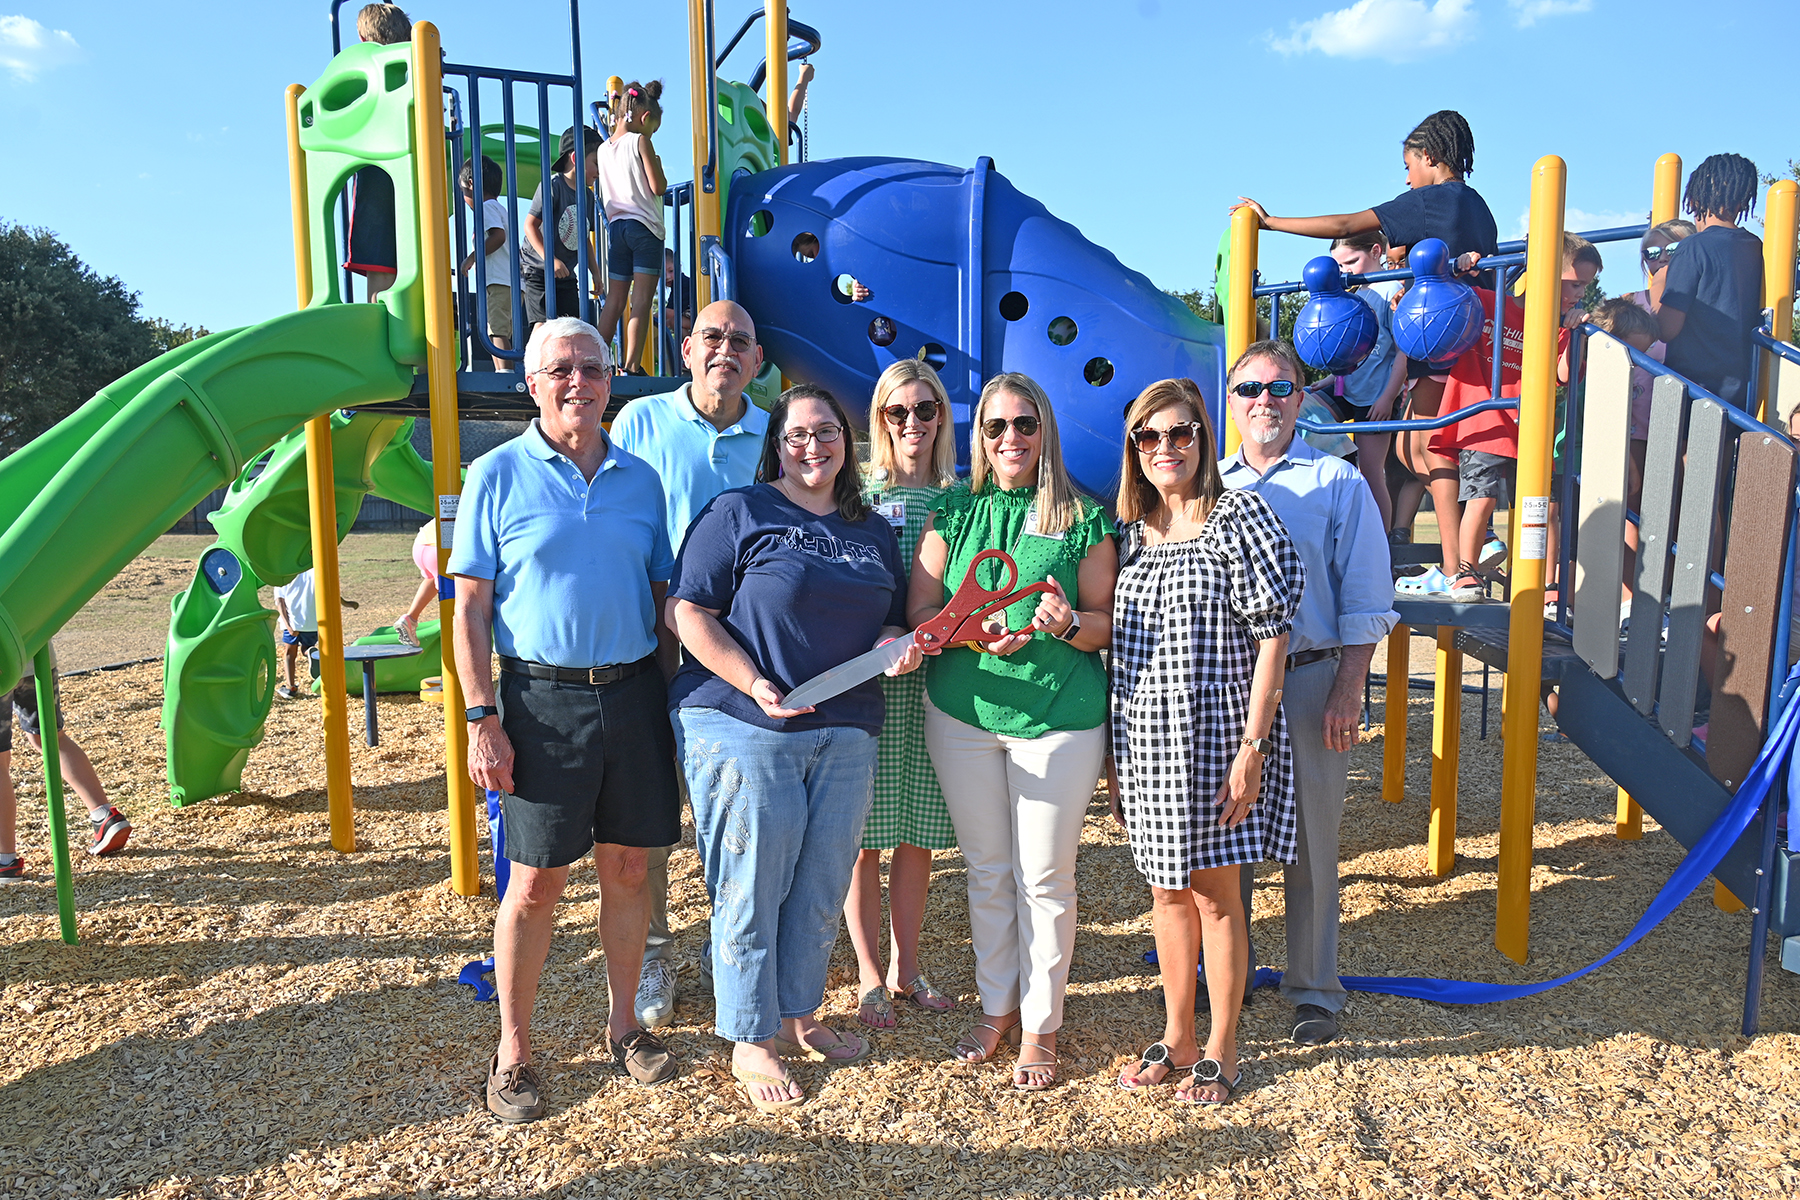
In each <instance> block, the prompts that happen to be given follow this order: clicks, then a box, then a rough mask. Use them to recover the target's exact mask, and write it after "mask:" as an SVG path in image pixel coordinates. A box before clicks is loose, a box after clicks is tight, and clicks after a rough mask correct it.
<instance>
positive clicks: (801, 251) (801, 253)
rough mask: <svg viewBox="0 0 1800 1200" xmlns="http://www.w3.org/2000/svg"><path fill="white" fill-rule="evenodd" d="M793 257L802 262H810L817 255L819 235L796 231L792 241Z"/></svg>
mask: <svg viewBox="0 0 1800 1200" xmlns="http://www.w3.org/2000/svg"><path fill="white" fill-rule="evenodd" d="M793 250H794V258H795V259H796V260H797V261H799V262H803V263H809V262H812V261H813V260H814V259H816V258H818V257H819V235H818V234H816V233H796V234H795V235H794V241H793Z"/></svg>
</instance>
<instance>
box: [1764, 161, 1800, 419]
mask: <svg viewBox="0 0 1800 1200" xmlns="http://www.w3.org/2000/svg"><path fill="white" fill-rule="evenodd" d="M1797 233H1800V185H1797V184H1795V182H1794V181H1793V180H1792V179H1781V180H1777V181H1776V182H1775V183H1774V184H1773V185H1771V186H1770V188H1769V198H1768V201H1767V203H1765V204H1764V205H1763V307H1764V308H1767V309H1772V310H1774V311H1773V322H1774V323H1773V325H1772V326H1771V327H1770V330H1769V336H1771V337H1773V338H1774V339H1775V340H1776V341H1778V342H1786V341H1791V340H1792V338H1793V334H1794V244H1795V239H1796V234H1797ZM1777 367H1778V364H1777V361H1776V358H1775V356H1774V355H1773V354H1770V353H1768V352H1766V351H1765V352H1763V354H1762V373H1761V375H1762V378H1761V384H1760V386H1759V388H1758V403H1759V405H1760V411H1761V412H1762V419H1763V420H1764V421H1767V420H1768V419H1769V418H1770V416H1772V415H1773V414H1772V413H1771V412H1770V411H1769V393H1770V388H1771V386H1772V384H1773V382H1774V379H1775V371H1776V370H1777Z"/></svg>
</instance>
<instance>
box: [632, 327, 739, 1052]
mask: <svg viewBox="0 0 1800 1200" xmlns="http://www.w3.org/2000/svg"><path fill="white" fill-rule="evenodd" d="M681 353H682V359H683V360H684V362H685V363H686V364H687V369H688V372H689V373H690V374H691V375H692V376H693V380H692V381H691V382H689V383H684V384H682V385H681V386H680V387H678V388H676V389H675V390H674V391H672V392H665V393H663V394H662V395H658V396H645V397H642V398H641V399H638V400H633V401H632V402H631V403H630V404H627V405H626V406H625V407H624V409H623V410H622V411H621V412H620V413H619V416H618V419H617V420H615V421H614V422H613V425H612V436H613V440H614V441H615V442H617V443H618V445H619V447H620V448H621V449H622V450H624V451H626V452H627V453H629V454H635V455H636V456H637V457H639V458H641V459H643V460H644V461H645V462H647V463H649V464H650V465H651V466H652V467H653V468H655V470H656V473H657V474H658V475H659V476H661V478H662V486H663V494H664V496H665V498H666V501H667V511H668V530H669V545H670V546H672V547H674V548H675V549H676V550H677V551H679V550H680V549H681V543H682V539H683V538H685V537H686V536H687V530H688V525H689V524H691V523H692V522H693V519H694V517H695V516H696V515H697V514H698V513H699V512H700V510H701V509H703V508H705V507H706V505H707V502H708V501H709V500H711V499H712V498H713V497H714V496H717V495H718V494H719V493H720V492H723V491H725V490H726V489H727V488H737V487H748V486H749V485H750V484H752V483H754V482H756V464H757V462H758V461H759V460H760V459H761V457H762V451H763V437H764V435H765V433H766V432H767V431H768V428H769V414H767V413H765V412H764V411H763V410H762V409H760V408H757V407H756V406H755V405H754V404H751V403H750V402H749V401H748V400H746V399H745V398H744V388H745V387H746V386H748V384H749V383H750V381H751V380H752V379H754V378H756V373H757V372H758V371H759V370H761V369H762V361H763V354H762V347H761V346H759V345H757V344H756V324H755V322H753V321H751V320H750V314H749V313H747V312H745V311H744V310H743V309H742V308H740V307H738V306H737V305H736V304H733V303H732V302H731V301H729V300H720V301H716V302H715V303H712V304H709V305H707V306H706V307H705V308H704V309H702V310H701V312H700V314H699V315H698V316H697V317H695V318H694V328H693V332H692V333H690V334H688V336H687V337H686V339H684V340H683V341H682V343H681ZM658 611H659V612H660V611H661V610H660V609H659V610H658ZM671 849H673V847H670V846H665V847H662V848H661V849H657V850H652V851H651V852H650V863H649V871H650V875H649V880H650V882H649V887H650V934H649V937H648V938H647V939H646V940H645V942H644V969H643V973H642V975H641V976H640V981H639V983H638V993H637V1017H638V1020H639V1021H640V1022H641V1023H642V1024H643V1025H644V1027H645V1028H646V1029H656V1028H658V1027H660V1026H663V1025H666V1024H668V1023H669V1021H670V1020H672V1019H673V1017H674V1015H675V961H674V955H675V939H674V938H673V937H671V936H670V934H669V851H670V850H671Z"/></svg>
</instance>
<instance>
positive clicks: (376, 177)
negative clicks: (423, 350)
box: [344, 4, 412, 303]
mask: <svg viewBox="0 0 1800 1200" xmlns="http://www.w3.org/2000/svg"><path fill="white" fill-rule="evenodd" d="M356 36H357V39H358V40H359V41H364V42H375V43H378V44H380V45H383V46H397V45H399V44H400V43H402V42H409V41H411V40H412V22H411V21H410V20H408V19H407V16H406V13H405V12H403V11H402V10H401V8H400V6H399V5H398V4H365V5H363V6H362V10H361V11H360V12H358V13H357V14H356ZM395 238H396V235H395V232H394V181H393V180H392V179H390V178H388V174H387V172H386V171H384V170H382V169H381V168H380V167H364V168H363V169H362V170H360V171H358V172H357V173H356V178H355V184H354V186H353V187H352V189H351V192H350V257H349V260H348V261H347V262H345V263H344V266H345V267H347V268H349V269H350V270H351V271H354V272H355V273H356V274H358V275H361V276H362V277H363V280H364V283H365V284H366V286H367V288H368V295H367V297H366V298H367V299H368V301H369V302H370V303H374V302H375V300H376V298H377V297H379V296H380V295H381V293H383V292H385V291H387V290H388V288H390V287H392V286H393V283H394V276H395V274H396V272H397V271H398V270H399V266H398V264H399V261H400V260H399V251H398V247H397V245H396V240H395ZM344 299H345V300H349V299H350V297H348V296H346V297H344Z"/></svg>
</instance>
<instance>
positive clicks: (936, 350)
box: [919, 342, 950, 371]
mask: <svg viewBox="0 0 1800 1200" xmlns="http://www.w3.org/2000/svg"><path fill="white" fill-rule="evenodd" d="M919 361H920V362H922V363H924V364H925V365H926V366H928V367H930V368H931V369H932V370H934V371H941V370H943V369H944V364H945V363H948V362H949V361H950V356H949V355H948V354H945V353H944V348H943V347H942V346H940V345H938V344H937V343H936V342H926V343H925V344H924V345H923V346H920V347H919Z"/></svg>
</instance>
